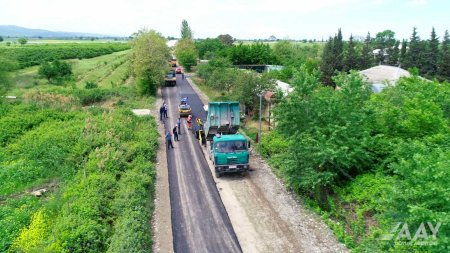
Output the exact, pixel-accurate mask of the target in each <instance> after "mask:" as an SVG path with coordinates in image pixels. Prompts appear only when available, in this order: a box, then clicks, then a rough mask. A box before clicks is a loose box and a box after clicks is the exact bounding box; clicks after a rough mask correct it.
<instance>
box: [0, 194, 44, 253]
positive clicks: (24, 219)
mask: <svg viewBox="0 0 450 253" xmlns="http://www.w3.org/2000/svg"><path fill="white" fill-rule="evenodd" d="M40 206H41V204H40V203H39V200H38V199H37V198H36V197H34V196H24V197H20V198H16V199H15V198H11V199H8V200H6V201H5V202H3V203H2V204H1V205H0V251H1V252H6V251H7V249H8V248H9V247H10V246H11V245H12V243H13V241H14V239H15V238H16V237H17V236H18V235H19V234H20V231H21V230H22V229H23V228H25V227H26V226H27V225H28V224H30V221H31V217H32V215H33V213H34V212H35V211H36V210H38V209H39V207H40Z"/></svg>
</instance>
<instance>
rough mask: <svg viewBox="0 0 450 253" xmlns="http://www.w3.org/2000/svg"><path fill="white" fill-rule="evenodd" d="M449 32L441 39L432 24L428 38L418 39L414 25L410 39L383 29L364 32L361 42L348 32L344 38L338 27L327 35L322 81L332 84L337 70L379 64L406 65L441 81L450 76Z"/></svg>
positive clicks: (406, 67)
mask: <svg viewBox="0 0 450 253" xmlns="http://www.w3.org/2000/svg"><path fill="white" fill-rule="evenodd" d="M449 46H450V36H449V33H448V30H447V31H445V34H444V37H443V39H442V42H439V38H438V37H437V35H436V32H435V30H434V28H433V29H432V31H431V35H430V38H429V39H428V40H421V39H420V37H419V36H418V34H417V28H416V27H414V28H413V33H412V35H411V38H410V40H409V41H408V40H402V41H401V42H400V41H399V40H397V39H396V38H395V32H393V31H391V30H385V31H383V32H379V33H377V34H376V36H375V37H374V38H372V37H371V35H370V33H368V34H367V36H366V38H365V40H364V41H363V42H357V41H355V40H354V37H353V36H352V35H351V36H350V38H349V40H348V41H343V38H342V32H341V29H339V30H338V32H337V34H335V36H334V37H330V38H329V39H328V41H327V43H326V44H325V48H324V50H323V55H322V62H321V64H320V70H321V71H322V73H323V75H322V81H323V82H324V83H325V84H327V85H334V83H333V81H332V76H334V75H335V74H336V72H340V71H345V72H348V71H350V70H352V69H354V70H363V69H367V68H370V67H373V66H375V65H378V64H384V65H390V66H400V67H402V68H405V69H409V68H417V69H418V70H419V74H420V75H422V76H424V77H426V78H429V79H433V78H437V79H438V80H440V81H443V80H450V50H449Z"/></svg>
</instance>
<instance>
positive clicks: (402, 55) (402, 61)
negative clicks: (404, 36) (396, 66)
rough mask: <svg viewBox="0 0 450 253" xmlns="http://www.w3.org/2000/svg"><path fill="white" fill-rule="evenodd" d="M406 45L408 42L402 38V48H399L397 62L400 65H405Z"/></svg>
mask: <svg viewBox="0 0 450 253" xmlns="http://www.w3.org/2000/svg"><path fill="white" fill-rule="evenodd" d="M407 46H408V42H407V41H406V40H402V48H401V49H400V56H399V62H400V65H401V66H404V65H405V62H406V47H407Z"/></svg>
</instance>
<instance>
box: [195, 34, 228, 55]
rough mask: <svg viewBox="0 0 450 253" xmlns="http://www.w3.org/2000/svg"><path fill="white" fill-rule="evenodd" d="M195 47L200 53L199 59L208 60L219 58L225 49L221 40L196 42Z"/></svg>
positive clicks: (208, 39)
mask: <svg viewBox="0 0 450 253" xmlns="http://www.w3.org/2000/svg"><path fill="white" fill-rule="evenodd" d="M195 47H196V49H197V51H198V57H199V58H200V59H208V60H210V59H211V58H213V57H215V56H217V55H218V54H219V52H220V51H221V50H223V49H224V48H225V45H224V44H223V43H222V41H220V40H219V39H210V38H207V39H205V40H201V41H196V42H195Z"/></svg>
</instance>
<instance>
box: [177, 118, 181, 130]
mask: <svg viewBox="0 0 450 253" xmlns="http://www.w3.org/2000/svg"><path fill="white" fill-rule="evenodd" d="M177 126H178V133H179V134H181V118H180V117H178V119H177Z"/></svg>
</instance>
